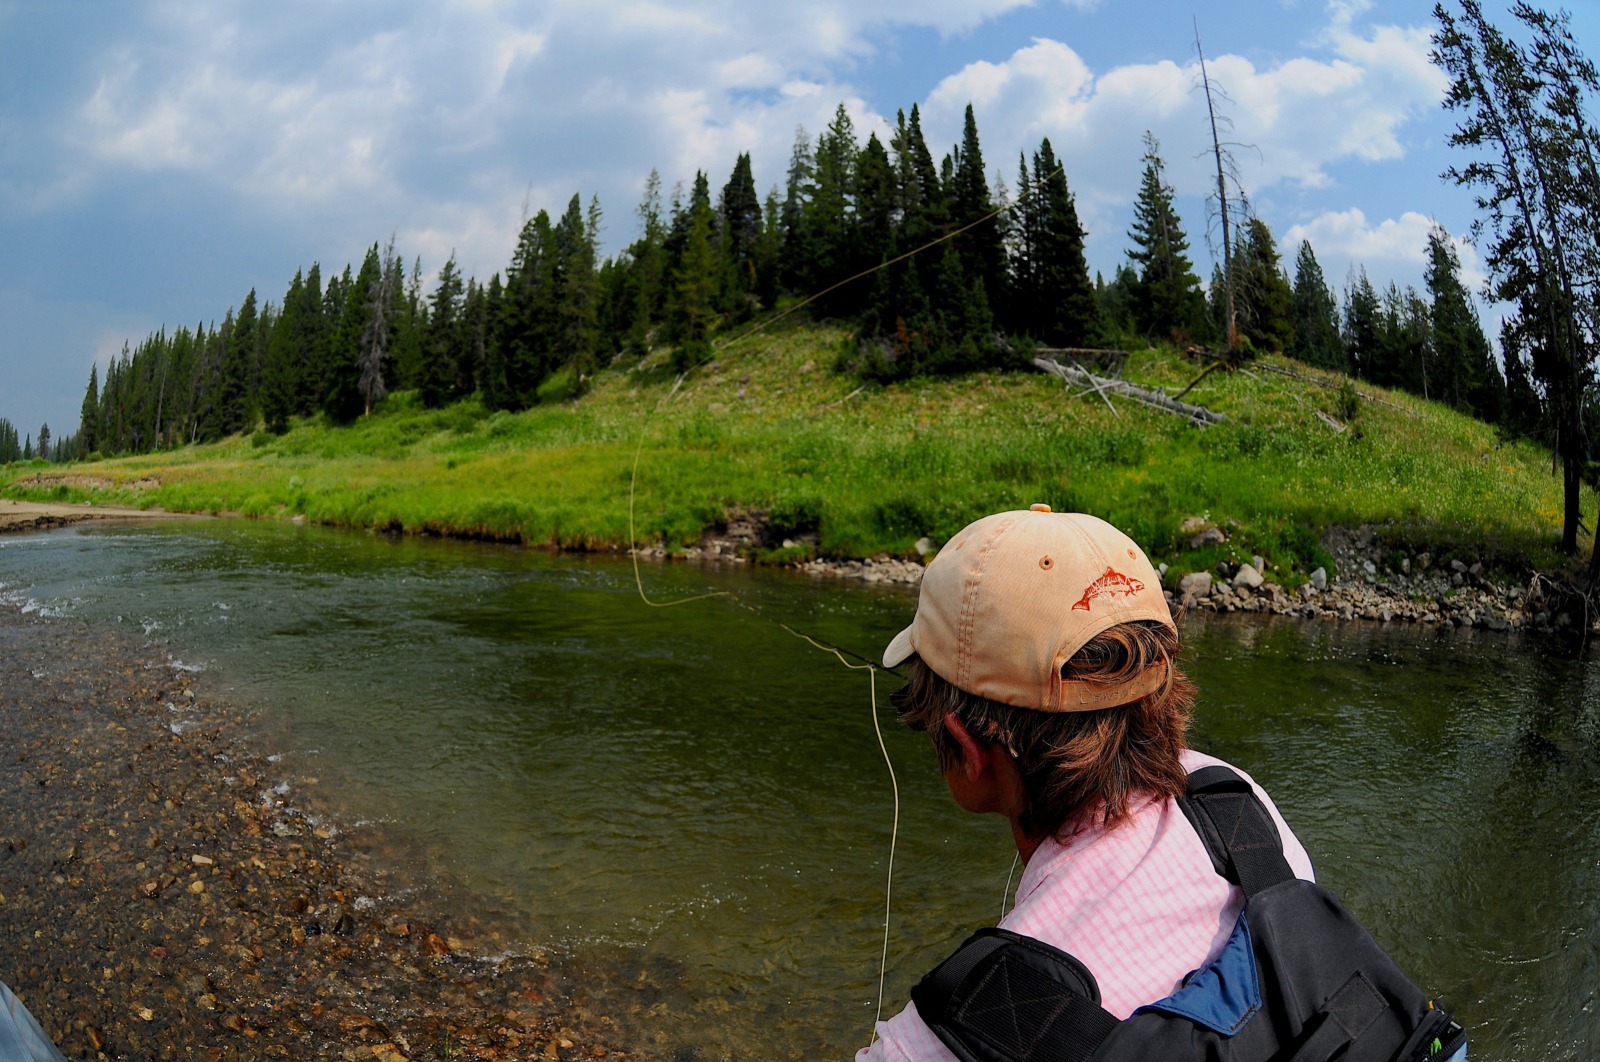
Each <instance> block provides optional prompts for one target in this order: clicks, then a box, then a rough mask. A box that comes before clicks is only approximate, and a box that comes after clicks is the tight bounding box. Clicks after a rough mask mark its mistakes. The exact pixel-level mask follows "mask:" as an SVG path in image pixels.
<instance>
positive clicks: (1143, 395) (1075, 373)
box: [1033, 358, 1227, 424]
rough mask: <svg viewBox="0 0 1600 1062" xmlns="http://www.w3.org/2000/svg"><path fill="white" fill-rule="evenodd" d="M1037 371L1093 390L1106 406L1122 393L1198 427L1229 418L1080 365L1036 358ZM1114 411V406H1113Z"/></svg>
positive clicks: (1162, 392)
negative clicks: (1105, 375) (1111, 396)
mask: <svg viewBox="0 0 1600 1062" xmlns="http://www.w3.org/2000/svg"><path fill="white" fill-rule="evenodd" d="M1033 365H1034V367H1035V368H1037V369H1039V370H1041V371H1043V372H1048V373H1054V374H1055V375H1057V376H1059V377H1061V379H1062V380H1064V381H1066V382H1067V383H1069V384H1076V385H1077V386H1079V387H1085V388H1088V389H1090V390H1093V391H1094V392H1096V393H1097V394H1099V395H1100V397H1101V398H1103V399H1105V401H1106V404H1107V405H1110V404H1111V399H1110V398H1109V397H1107V396H1108V395H1111V394H1120V395H1124V396H1126V397H1128V398H1131V399H1133V400H1134V401H1135V402H1138V403H1140V404H1141V405H1146V406H1149V407H1151V408H1152V409H1159V410H1162V411H1164V412H1167V413H1175V414H1177V415H1178V416H1181V417H1184V418H1185V419H1187V420H1190V421H1192V422H1194V423H1195V424H1220V423H1221V422H1222V421H1224V420H1226V419H1227V418H1226V417H1224V416H1223V415H1222V414H1221V413H1217V412H1215V411H1213V410H1209V409H1207V408H1206V407H1205V406H1195V405H1190V404H1189V403H1188V402H1180V401H1178V400H1177V399H1176V398H1172V397H1171V396H1169V395H1168V394H1167V393H1166V392H1165V391H1159V390H1156V391H1152V390H1149V389H1147V388H1144V387H1137V386H1135V385H1133V384H1131V383H1128V382H1127V381H1126V380H1112V379H1107V378H1106V377H1103V376H1096V375H1095V374H1094V373H1092V372H1089V371H1088V370H1087V369H1083V368H1080V367H1078V366H1077V365H1063V364H1061V363H1060V362H1059V361H1056V360H1055V359H1054V358H1034V359H1033ZM1113 412H1115V407H1113Z"/></svg>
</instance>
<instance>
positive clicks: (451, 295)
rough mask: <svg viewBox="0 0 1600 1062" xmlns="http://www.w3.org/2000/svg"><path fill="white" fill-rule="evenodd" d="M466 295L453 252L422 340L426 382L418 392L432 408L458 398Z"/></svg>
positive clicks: (432, 301)
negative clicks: (464, 299) (463, 304)
mask: <svg viewBox="0 0 1600 1062" xmlns="http://www.w3.org/2000/svg"><path fill="white" fill-rule="evenodd" d="M464 295H465V288H464V286H463V284H462V281H461V271H460V270H459V269H457V268H456V254H455V252H454V251H451V252H450V257H449V258H447V259H445V263H444V265H443V266H441V267H440V268H439V282H438V284H436V285H435V286H434V289H433V295H432V297H431V299H430V308H429V312H428V327H427V330H426V331H425V332H424V333H423V337H422V349H423V361H422V379H421V381H420V386H419V388H418V390H420V391H421V394H422V404H423V405H424V406H427V407H428V408H430V409H432V408H435V407H438V406H442V405H444V404H446V403H447V402H450V401H452V400H453V399H455V398H457V397H458V395H457V393H456V380H457V371H456V367H457V365H458V364H459V363H460V362H461V360H462V358H463V357H464V356H465V353H466V349H467V343H466V338H467V337H466V332H465V329H464V327H463V324H462V319H461V310H462V300H463V298H464Z"/></svg>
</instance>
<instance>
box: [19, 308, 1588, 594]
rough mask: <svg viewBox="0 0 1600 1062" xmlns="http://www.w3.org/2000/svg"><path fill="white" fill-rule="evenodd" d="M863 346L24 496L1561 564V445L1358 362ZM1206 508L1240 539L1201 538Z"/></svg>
mask: <svg viewBox="0 0 1600 1062" xmlns="http://www.w3.org/2000/svg"><path fill="white" fill-rule="evenodd" d="M844 338H845V334H844V333H842V332H839V331H836V330H830V329H827V328H817V327H796V328H793V329H789V330H785V331H781V332H777V333H769V334H761V335H757V336H755V337H754V338H751V339H747V340H744V341H742V342H740V343H738V344H736V345H734V346H733V347H730V348H726V349H724V350H722V351H720V352H719V354H718V357H717V360H716V361H714V362H712V363H711V364H709V365H705V366H702V367H700V368H699V369H697V370H695V371H694V372H693V373H691V374H690V375H689V376H687V377H686V378H685V379H684V380H683V381H682V383H681V384H679V385H676V386H675V377H674V376H673V374H672V373H671V372H670V371H669V369H668V368H667V367H666V360H665V358H664V357H663V356H659V355H658V356H655V357H652V358H651V359H647V360H646V361H645V362H643V363H627V362H622V363H619V364H618V365H616V366H614V367H613V368H611V369H608V370H606V371H604V372H602V373H601V374H600V375H599V376H598V377H597V378H596V379H595V380H594V381H593V387H592V389H591V390H590V392H589V393H588V394H586V395H585V396H584V397H582V398H581V399H579V400H576V401H552V402H551V403H550V404H547V405H543V406H540V407H538V408H536V409H533V410H529V411H527V412H524V413H517V414H510V413H504V412H501V413H494V414H487V413H485V412H484V410H483V409H482V408H481V407H480V406H478V405H477V404H476V403H474V402H470V401H469V402H464V403H461V404H458V405H456V406H452V407H449V408H446V409H442V410H424V409H422V408H420V406H419V405H418V404H417V402H416V401H415V396H413V395H409V394H402V395H397V396H393V397H392V398H391V399H390V400H389V401H388V402H387V403H386V404H385V405H384V406H383V407H382V409H381V410H380V411H379V412H377V413H375V414H373V415H372V416H370V417H367V418H364V419H363V420H361V421H359V422H358V423H356V424H355V425H352V426H350V427H329V426H327V425H325V424H322V423H319V422H315V421H305V422H299V423H296V424H295V425H294V426H293V427H292V428H291V430H290V431H289V432H288V434H286V435H283V436H281V437H280V436H271V435H267V434H266V433H257V434H256V435H254V436H251V437H236V438H232V439H228V440H225V441H223V442H220V443H216V444H213V445H206V446H199V447H192V448H186V449H181V450H176V451H167V452H163V453H159V454H151V455H146V456H141V457H126V458H118V459H114V460H106V461H97V462H89V463H77V464H71V465H45V464H43V463H42V462H34V463H32V464H19V465H11V466H8V467H6V468H5V469H4V470H3V471H0V493H4V494H5V495H7V496H10V497H17V498H28V499H34V500H59V501H95V502H98V503H104V504H111V503H117V504H129V505H136V506H160V507H163V508H166V509H171V510H182V511H197V512H234V513H241V514H244V515H247V516H254V517H262V518H269V519H289V518H294V517H302V518H304V519H306V520H309V521H314V522H318V523H326V524H333V525H340V526H349V527H359V528H372V529H383V530H389V531H399V532H406V533H423V534H444V535H464V536H477V537H485V538H493V539H501V540H506V541H520V542H525V543H530V544H536V545H551V546H556V547H561V548H580V549H607V548H625V547H626V545H627V543H628V540H629V495H630V485H632V486H633V487H634V489H635V493H636V500H635V510H636V536H637V540H638V541H639V542H640V543H641V544H643V543H658V544H664V545H666V546H667V547H669V548H680V547H683V546H686V545H689V544H692V543H694V542H695V541H697V540H698V539H699V538H700V536H701V535H702V533H703V532H705V531H706V530H707V529H709V528H713V527H715V526H716V525H718V524H719V522H722V521H724V520H726V518H727V517H728V516H729V515H730V514H736V513H740V512H746V511H750V510H761V511H764V512H765V513H766V516H767V520H768V522H769V523H768V526H769V533H770V537H771V540H772V545H773V547H774V548H773V549H771V550H770V551H767V552H766V553H765V554H764V559H768V560H782V559H785V558H789V557H795V556H799V555H802V554H805V553H809V552H818V553H820V554H822V555H824V556H834V557H867V556H873V555H876V554H880V553H889V554H897V555H913V556H914V555H915V554H914V553H913V544H914V543H915V542H916V541H917V539H919V538H920V537H922V536H924V535H926V536H928V537H930V538H931V539H932V540H933V541H934V542H935V543H938V542H940V541H942V540H943V539H944V538H945V537H947V536H948V535H950V534H951V533H953V532H954V531H955V530H956V529H958V528H959V527H961V526H962V525H963V524H964V523H966V522H967V521H969V520H971V519H973V518H975V517H977V516H980V515H982V514H984V513H987V512H991V511H995V510H998V509H1002V508H1008V507H1025V506H1027V505H1028V504H1030V503H1032V502H1036V501H1043V502H1048V503H1049V504H1051V505H1052V506H1053V507H1054V508H1056V509H1058V510H1067V509H1076V510H1083V511H1088V512H1093V513H1097V514H1099V515H1101V516H1104V517H1105V518H1107V519H1109V520H1111V521H1112V522H1113V523H1116V524H1117V525H1118V526H1120V527H1122V528H1123V529H1125V530H1126V531H1128V532H1129V533H1130V534H1131V535H1133V537H1134V538H1136V539H1138V540H1139V541H1141V542H1143V543H1145V544H1146V545H1147V547H1148V548H1149V550H1150V552H1151V554H1152V556H1153V557H1154V558H1155V559H1157V560H1163V559H1164V560H1167V561H1168V562H1170V563H1172V564H1173V565H1174V567H1175V569H1177V570H1179V571H1186V570H1192V569H1198V568H1204V567H1209V566H1210V565H1211V564H1214V563H1215V562H1216V561H1217V560H1220V559H1221V558H1222V556H1223V555H1225V554H1227V553H1233V554H1234V555H1236V556H1242V557H1248V556H1249V555H1250V554H1252V553H1260V554H1262V555H1263V556H1265V557H1266V558H1267V559H1268V561H1269V563H1270V564H1271V565H1273V566H1274V567H1276V568H1277V570H1278V574H1277V578H1279V580H1280V581H1283V582H1286V583H1288V584H1290V585H1293V584H1294V582H1296V581H1297V576H1299V577H1303V576H1304V574H1305V573H1306V572H1308V571H1310V570H1311V569H1312V568H1314V567H1316V566H1317V565H1318V564H1321V563H1325V562H1326V561H1327V557H1326V555H1324V554H1323V553H1322V552H1321V550H1320V548H1319V546H1318V537H1319V535H1320V533H1321V531H1322V530H1323V529H1324V528H1326V527H1328V526H1330V525H1336V524H1337V525H1359V524H1373V525H1378V526H1379V527H1380V529H1381V531H1380V540H1381V541H1383V542H1385V543H1387V544H1390V545H1393V546H1395V547H1396V548H1400V547H1405V548H1411V549H1424V548H1428V549H1435V550H1439V549H1451V548H1470V549H1472V550H1473V551H1475V552H1477V553H1478V554H1480V555H1487V556H1491V557H1497V558H1499V559H1501V560H1503V561H1509V562H1519V563H1520V562H1526V563H1529V564H1532V565H1534V566H1537V567H1540V568H1544V569H1549V568H1553V567H1558V566H1559V565H1560V563H1561V562H1560V560H1559V558H1558V557H1557V556H1556V554H1555V553H1554V546H1555V543H1556V541H1557V538H1558V534H1559V530H1560V513H1561V496H1560V482H1559V480H1558V479H1557V478H1556V477H1555V476H1553V475H1552V474H1551V462H1550V456H1549V454H1548V452H1547V451H1544V450H1541V449H1539V448H1537V447H1535V446H1532V445H1530V444H1528V443H1526V442H1514V443H1508V442H1502V441H1501V440H1500V439H1499V438H1498V437H1497V435H1496V433H1495V431H1494V429H1492V428H1490V427H1488V426H1486V425H1484V424H1481V423H1478V422H1477V421H1474V420H1472V419H1470V418H1467V417H1463V416H1461V415H1459V414H1457V413H1454V412H1452V411H1450V410H1447V409H1445V408H1443V407H1441V406H1438V405H1436V404H1433V403H1429V402H1425V401H1422V400H1420V399H1417V398H1415V397H1413V396H1410V395H1406V394H1401V393H1390V392H1382V391H1374V390H1373V389H1370V388H1367V387H1365V386H1364V385H1363V386H1362V387H1361V391H1362V393H1363V394H1365V395H1367V396H1368V397H1367V398H1360V399H1356V405H1357V407H1358V410H1357V412H1356V414H1355V416H1354V417H1353V418H1352V419H1351V421H1350V424H1349V430H1346V431H1344V432H1342V433H1340V432H1337V431H1336V430H1335V429H1334V428H1333V427H1332V426H1330V425H1329V424H1328V423H1327V422H1326V421H1324V420H1323V419H1322V418H1320V417H1319V416H1318V412H1319V411H1321V412H1323V413H1326V414H1330V415H1332V416H1334V417H1338V418H1340V419H1343V415H1344V414H1346V413H1348V412H1349V409H1348V406H1347V405H1345V406H1342V405H1341V402H1340V395H1339V384H1340V383H1341V380H1340V378H1337V377H1333V376H1328V375H1326V374H1320V375H1319V374H1314V373H1312V372H1311V371H1310V370H1307V369H1305V368H1304V367H1303V366H1299V365H1298V364H1296V363H1291V362H1289V361H1287V360H1285V359H1281V358H1274V359H1268V360H1267V361H1266V362H1264V363H1259V364H1257V365H1253V366H1250V367H1247V368H1246V369H1245V370H1243V371H1239V372H1235V373H1226V372H1216V373H1212V374H1211V375H1210V376H1208V377H1207V378H1206V379H1205V380H1204V381H1203V382H1202V383H1201V384H1200V385H1199V386H1198V387H1197V388H1195V389H1194V390H1193V391H1192V392H1190V394H1189V395H1188V396H1186V401H1190V402H1195V403H1199V404H1202V405H1205V406H1207V407H1208V408H1210V409H1213V410H1215V411H1217V412H1220V413H1223V414H1224V415H1226V417H1227V420H1226V422H1225V423H1222V424H1219V425H1214V426H1211V427H1207V428H1198V427H1195V426H1193V425H1191V424H1189V423H1188V422H1186V421H1185V420H1183V419H1181V418H1179V417H1177V416H1173V415H1171V414H1167V413H1162V412H1158V411H1156V410H1152V409H1149V408H1146V407H1143V406H1140V405H1137V404H1134V403H1132V402H1129V401H1128V400H1126V399H1121V398H1114V399H1112V402H1113V403H1114V404H1115V407H1116V408H1115V410H1113V409H1112V408H1110V407H1109V406H1108V404H1107V403H1106V401H1104V400H1102V399H1101V398H1100V397H1099V396H1097V395H1094V394H1089V395H1087V396H1078V397H1072V396H1071V394H1070V393H1069V391H1068V390H1067V389H1066V388H1064V386H1063V384H1062V383H1061V381H1059V380H1057V379H1054V378H1051V377H1047V376H1044V375H1042V374H1024V373H1019V374H1005V375H980V376H973V377H966V378H962V379H955V380H926V381H912V382H910V383H906V384H899V385H894V386H890V387H878V386H867V387H861V386H859V384H858V381H856V380H854V379H852V378H849V377H843V376H839V375H836V374H835V373H833V372H832V371H831V365H832V363H833V361H834V352H835V351H836V350H837V349H838V347H839V344H840V342H841V341H842V340H843V339H844ZM1273 367H1277V368H1288V369H1291V370H1293V371H1294V372H1297V373H1300V374H1302V375H1303V376H1306V377H1310V376H1314V375H1315V376H1317V379H1318V380H1321V381H1323V383H1324V384H1325V385H1319V384H1318V383H1317V382H1313V381H1312V380H1310V379H1304V378H1295V377H1291V376H1286V375H1283V374H1281V373H1279V372H1274V371H1271V370H1272V368H1273ZM1198 372H1199V367H1198V366H1197V365H1196V364H1195V363H1193V362H1192V361H1190V360H1188V359H1186V358H1184V357H1183V356H1181V355H1178V354H1175V353H1173V352H1170V351H1164V350H1149V351H1143V352H1138V353H1135V354H1133V355H1132V356H1131V357H1130V358H1129V361H1128V364H1127V367H1126V369H1125V370H1124V372H1123V377H1124V378H1125V379H1127V380H1129V381H1130V382H1133V383H1137V384H1140V385H1142V386H1145V387H1164V388H1166V389H1167V391H1168V392H1169V393H1176V392H1177V391H1179V390H1181V389H1182V388H1183V387H1184V386H1185V385H1186V384H1188V383H1189V382H1190V381H1191V380H1192V379H1193V378H1194V377H1195V376H1196V375H1197V374H1198ZM1350 400H1351V399H1350V396H1349V394H1348V393H1347V394H1346V396H1345V399H1344V402H1345V403H1349V402H1350ZM635 460H637V477H636V478H635V476H634V465H635ZM1585 506H1586V508H1588V509H1589V511H1593V498H1586V499H1585ZM1195 517H1198V518H1200V519H1202V520H1205V521H1208V522H1211V523H1214V524H1216V525H1217V526H1220V527H1222V528H1223V529H1224V530H1226V531H1228V532H1229V534H1230V536H1231V541H1230V542H1229V543H1228V544H1227V545H1225V546H1216V547H1208V548H1207V549H1204V550H1199V551H1188V550H1187V549H1186V548H1185V546H1186V544H1187V540H1188V539H1189V537H1190V534H1191V532H1190V531H1186V530H1185V529H1184V528H1185V523H1186V521H1189V520H1191V518H1195ZM783 539H790V540H793V541H796V542H801V543H803V544H799V545H795V546H793V547H791V548H790V549H788V550H784V549H782V548H781V546H780V545H778V544H779V543H780V542H781V540H783ZM813 543H814V544H813Z"/></svg>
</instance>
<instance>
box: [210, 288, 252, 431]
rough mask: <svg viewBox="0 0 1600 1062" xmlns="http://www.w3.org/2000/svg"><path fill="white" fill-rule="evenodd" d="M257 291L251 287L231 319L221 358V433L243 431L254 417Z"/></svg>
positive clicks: (250, 424)
mask: <svg viewBox="0 0 1600 1062" xmlns="http://www.w3.org/2000/svg"><path fill="white" fill-rule="evenodd" d="M257 339H258V336H257V332H256V291H255V289H254V288H251V289H250V294H248V295H246V296H245V299H244V303H243V305H241V306H240V307H239V314H238V316H237V317H234V318H233V319H232V328H231V329H230V330H229V332H228V343H227V348H226V353H225V354H224V355H223V362H222V392H221V395H220V402H221V410H220V419H219V421H218V425H219V429H220V434H222V435H232V434H235V433H236V432H241V431H246V430H248V429H249V428H250V427H252V426H253V422H254V420H255V390H254V388H253V387H252V386H251V384H252V378H253V377H254V376H255V375H256V359H257V354H256V345H257Z"/></svg>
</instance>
